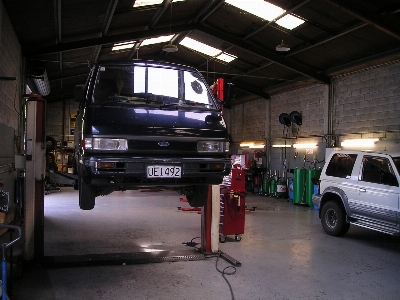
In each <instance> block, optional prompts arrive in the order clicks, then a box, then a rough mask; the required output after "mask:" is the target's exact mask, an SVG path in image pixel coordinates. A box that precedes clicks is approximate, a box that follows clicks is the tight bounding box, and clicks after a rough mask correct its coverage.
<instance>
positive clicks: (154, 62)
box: [96, 59, 197, 71]
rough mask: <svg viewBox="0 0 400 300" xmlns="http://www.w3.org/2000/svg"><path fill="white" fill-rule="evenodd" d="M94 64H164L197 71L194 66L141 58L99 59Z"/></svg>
mask: <svg viewBox="0 0 400 300" xmlns="http://www.w3.org/2000/svg"><path fill="white" fill-rule="evenodd" d="M96 65H130V66H132V65H148V66H151V65H153V66H158V67H160V66H165V67H170V68H174V69H175V68H179V69H183V70H187V71H197V70H196V69H195V68H193V67H190V66H185V65H180V64H175V63H170V62H165V61H156V60H142V59H129V60H128V59H126V60H102V61H99V62H98V63H97V64H96Z"/></svg>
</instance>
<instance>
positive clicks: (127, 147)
mask: <svg viewBox="0 0 400 300" xmlns="http://www.w3.org/2000/svg"><path fill="white" fill-rule="evenodd" d="M75 100H76V101H78V102H80V106H79V111H78V115H77V118H76V129H75V164H76V166H75V169H76V170H77V173H78V182H77V187H78V189H79V206H80V208H81V209H83V210H90V209H93V208H94V206H95V198H96V197H97V196H101V195H107V194H110V193H112V192H113V191H118V190H132V189H140V188H161V189H173V190H176V191H178V192H180V193H181V194H184V195H186V198H187V200H188V202H189V204H190V205H191V206H204V204H205V202H206V199H207V195H208V185H210V184H220V183H221V182H222V179H223V177H224V176H225V175H228V174H229V172H230V167H231V162H230V158H229V154H228V151H229V141H228V132H227V129H226V125H225V122H224V119H223V117H222V115H221V110H220V107H219V102H218V100H217V99H215V98H214V97H213V95H212V93H211V92H210V89H209V88H208V86H207V83H206V81H205V80H204V78H203V77H202V75H201V74H200V73H199V72H198V71H197V70H196V69H194V68H191V67H187V66H182V65H176V64H170V63H164V62H155V61H142V60H129V61H103V62H99V63H98V64H97V65H95V66H94V67H93V68H92V71H91V72H90V75H89V78H88V81H87V83H86V84H85V85H78V86H76V88H75Z"/></svg>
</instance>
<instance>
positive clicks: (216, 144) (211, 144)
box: [197, 141, 229, 153]
mask: <svg viewBox="0 0 400 300" xmlns="http://www.w3.org/2000/svg"><path fill="white" fill-rule="evenodd" d="M228 151H229V142H223V141H198V142H197V152H211V153H218V152H228Z"/></svg>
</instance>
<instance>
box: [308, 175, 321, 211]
mask: <svg viewBox="0 0 400 300" xmlns="http://www.w3.org/2000/svg"><path fill="white" fill-rule="evenodd" d="M320 175H321V170H316V169H307V170H306V204H307V205H308V206H310V207H314V204H313V203H312V195H313V194H314V182H313V179H314V178H316V179H319V176H320Z"/></svg>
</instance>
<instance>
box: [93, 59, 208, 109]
mask: <svg viewBox="0 0 400 300" xmlns="http://www.w3.org/2000/svg"><path fill="white" fill-rule="evenodd" d="M112 102H130V103H134V104H135V103H146V104H157V105H160V104H163V105H171V106H173V105H184V104H187V105H191V106H199V107H205V108H215V105H214V102H213V100H212V96H211V95H210V93H209V90H208V89H207V87H206V85H205V83H204V82H203V81H202V80H201V75H200V74H198V73H196V72H190V71H186V70H177V69H172V68H163V67H159V66H154V65H151V66H148V65H131V66H100V67H99V69H98V72H97V76H96V79H95V86H94V92H93V103H102V104H104V103H112Z"/></svg>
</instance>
